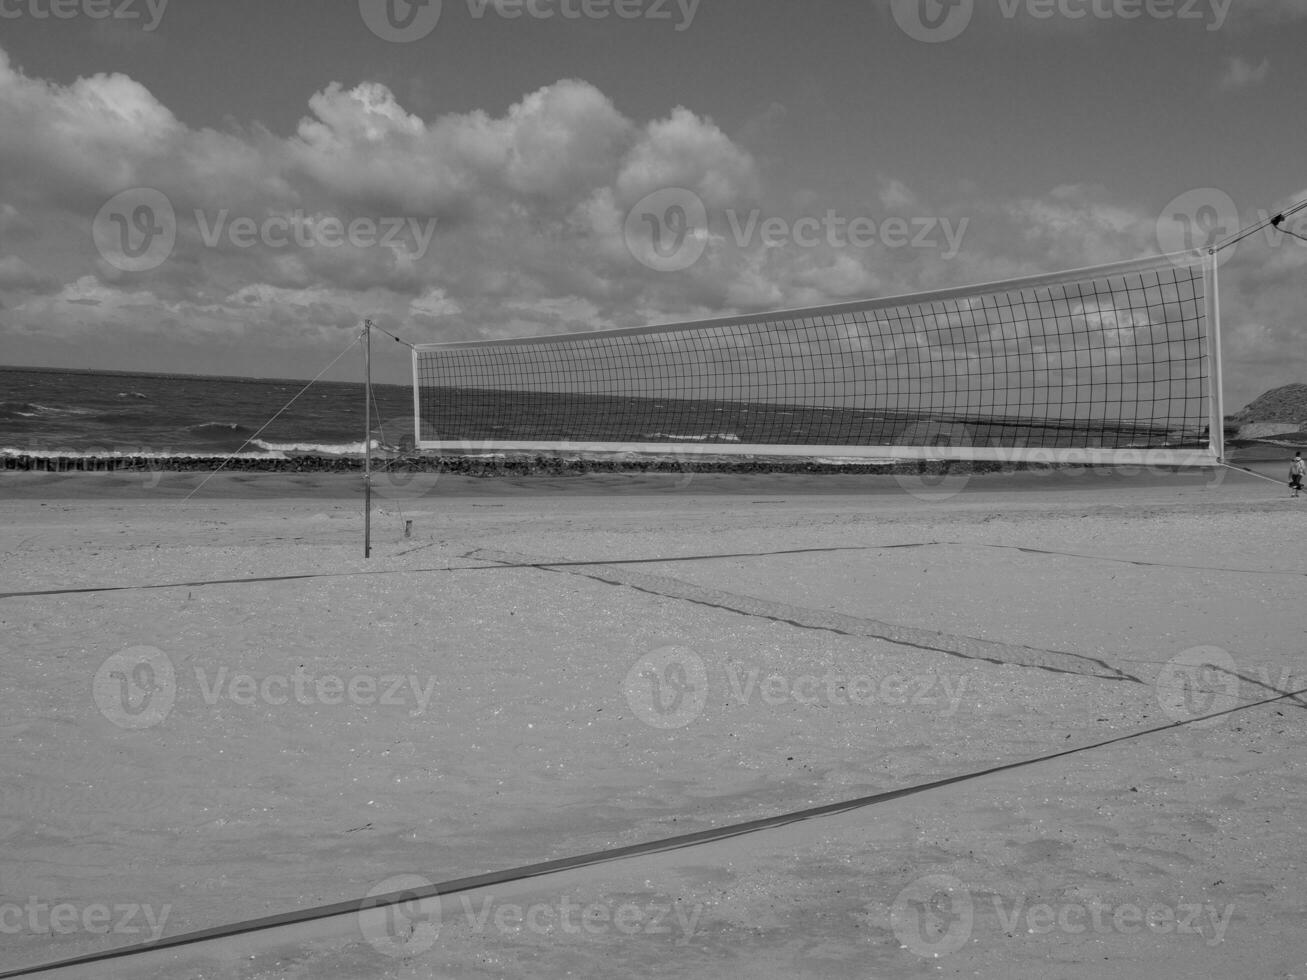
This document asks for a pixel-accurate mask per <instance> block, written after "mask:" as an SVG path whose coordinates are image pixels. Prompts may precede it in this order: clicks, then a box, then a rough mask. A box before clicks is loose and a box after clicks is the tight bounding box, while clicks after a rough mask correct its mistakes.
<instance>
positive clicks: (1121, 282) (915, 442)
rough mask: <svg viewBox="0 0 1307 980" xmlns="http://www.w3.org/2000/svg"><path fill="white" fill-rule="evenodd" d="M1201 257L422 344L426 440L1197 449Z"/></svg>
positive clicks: (721, 448) (1203, 347) (535, 444)
mask: <svg viewBox="0 0 1307 980" xmlns="http://www.w3.org/2000/svg"><path fill="white" fill-rule="evenodd" d="M1208 272H1209V270H1208V269H1207V267H1206V265H1205V259H1204V258H1203V257H1201V256H1199V255H1195V256H1193V257H1192V261H1189V260H1185V259H1180V258H1177V257H1175V256H1170V257H1164V258H1162V259H1159V260H1156V261H1151V262H1141V263H1131V264H1129V265H1118V266H1110V267H1102V268H1100V269H1097V270H1086V271H1082V272H1078V273H1068V274H1065V275H1062V276H1056V277H1043V278H1040V279H1032V280H1021V281H1016V282H1012V283H1003V284H996V285H991V286H987V287H981V288H979V289H976V290H973V291H968V290H950V291H947V292H944V293H936V294H932V295H925V296H918V297H907V298H900V299H895V300H880V301H871V302H866V303H852V304H843V305H840V306H835V307H826V308H823V309H817V310H803V311H795V312H787V313H774V314H762V315H756V316H748V317H735V318H732V319H727V320H717V321H708V322H704V323H696V324H673V325H668V326H663V327H650V328H641V329H637V330H617V331H604V332H595V333H577V334H571V335H566V336H562V337H548V338H533V339H524V340H512V341H485V342H474V343H457V344H437V345H425V346H422V347H419V348H418V349H417V352H416V355H415V359H414V370H415V375H416V376H415V379H414V382H415V385H416V386H417V395H418V433H417V437H418V439H419V442H420V444H424V445H428V446H433V445H452V444H455V443H463V444H466V443H469V442H470V443H477V444H483V445H487V446H505V447H508V446H513V447H518V448H540V449H548V448H554V447H558V448H563V447H573V448H575V447H582V446H584V447H590V448H596V449H614V450H616V449H622V448H630V447H632V446H643V447H648V446H650V445H662V446H667V447H675V446H682V447H684V446H687V445H697V446H700V447H703V448H704V449H707V448H711V449H712V450H713V451H714V452H744V451H748V452H759V451H762V452H765V451H767V450H768V449H775V448H779V447H790V448H794V447H800V448H802V447H822V448H823V449H830V448H832V447H834V448H838V447H845V448H848V449H850V450H855V451H856V452H857V454H861V455H874V451H875V449H877V448H878V447H896V446H931V445H937V444H947V445H952V446H980V447H999V448H1022V447H1048V448H1069V449H1077V448H1080V449H1206V448H1208V444H1209V443H1208V435H1207V428H1208V421H1209V413H1210V410H1211V403H1210V395H1211V393H1210V390H1209V389H1210V384H1209V379H1210V376H1211V371H1210V365H1209V336H1208V330H1209V324H1208V323H1207V320H1208V313H1207V311H1208V296H1207V282H1208V280H1207V274H1208Z"/></svg>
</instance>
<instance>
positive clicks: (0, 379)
mask: <svg viewBox="0 0 1307 980" xmlns="http://www.w3.org/2000/svg"><path fill="white" fill-rule="evenodd" d="M306 383H307V382H306V381H302V380H287V379H263V378H223V377H211V376H204V375H189V374H188V375H183V374H138V373H127V372H119V371H87V370H62V369H54V368H26V367H23V368H15V367H8V368H0V454H4V455H11V456H12V455H31V456H60V457H73V458H76V457H97V456H109V455H132V456H151V457H169V456H200V457H214V458H222V457H225V456H228V455H229V454H233V453H239V454H240V455H242V456H245V457H267V458H283V457H286V456H290V455H324V456H330V455H344V454H358V453H361V452H362V450H363V397H364V396H363V391H364V389H363V385H362V384H360V383H350V382H325V381H320V382H318V383H316V384H314V385H313V386H312V387H310V388H308V390H307V391H304V392H303V394H301V395H300V397H299V398H298V399H296V400H295V401H294V402H293V403H291V404H290V405H289V407H287V403H288V402H290V401H291V399H292V398H295V395H296V393H297V392H300V391H301V390H302V389H303V388H304V386H305V384H306ZM444 392H445V394H446V396H447V397H446V401H447V404H445V405H434V406H433V409H434V410H435V411H436V413H437V417H438V422H437V423H434V424H433V425H432V426H431V428H432V430H433V431H434V430H435V429H436V428H438V429H439V432H438V435H439V438H441V439H443V440H448V441H450V442H457V441H460V440H461V441H467V442H469V443H470V442H474V441H477V440H487V439H494V440H508V439H556V440H563V441H592V440H602V441H614V442H622V443H624V442H660V441H661V442H667V443H670V444H675V443H677V442H691V441H695V442H720V443H730V442H743V443H746V444H747V443H767V442H772V443H775V442H792V443H793V444H797V445H814V446H816V445H840V444H843V445H848V444H856V443H859V442H861V443H865V444H875V442H876V441H878V440H880V439H887V440H893V441H898V439H897V437H899V436H902V435H903V430H904V429H905V428H906V427H907V425H908V424H909V423H910V422H911V420H909V419H907V418H905V417H900V418H897V419H893V418H890V417H888V416H885V415H879V416H872V415H868V414H866V413H865V412H863V411H857V412H853V411H848V410H832V409H823V408H806V407H803V406H794V405H780V404H771V405H759V404H748V403H733V402H682V403H675V402H671V401H668V403H667V404H664V403H662V402H657V401H654V400H651V399H630V398H627V399H618V398H606V397H598V396H580V395H557V394H555V395H543V394H540V393H535V394H530V393H524V394H520V395H518V396H505V395H504V393H501V392H485V391H481V392H471V391H467V392H461V393H460V392H456V391H454V389H444ZM373 394H374V398H375V401H376V407H375V409H374V413H373V428H372V444H373V446H374V448H377V449H400V448H403V447H404V446H405V444H406V443H408V444H410V445H411V440H412V436H413V393H412V389H411V388H410V387H409V386H408V385H389V384H374V385H373ZM278 413H280V414H278ZM424 414H425V413H424ZM1015 428H1016V427H1014V426H1012V425H1011V424H1007V423H990V424H984V425H980V426H975V425H972V426H970V432H971V434H972V436H973V437H975V438H976V439H977V442H978V444H981V445H984V444H986V443H987V442H989V440H990V438H993V437H997V438H999V439H1000V440H1003V439H1006V438H1009V437H1011V436H1013V435H1014V434H1015V433H1014V432H1013V431H1007V430H1014V429H1015ZM1019 428H1020V429H1021V430H1022V434H1023V435H1024V436H1025V438H1029V439H1030V441H1031V444H1034V445H1046V446H1058V445H1069V444H1072V443H1074V442H1078V441H1079V440H1082V439H1085V438H1086V437H1090V438H1092V442H1091V444H1099V445H1119V446H1126V445H1131V444H1135V441H1136V440H1137V439H1138V438H1139V437H1140V436H1141V435H1142V434H1143V429H1142V428H1133V427H1130V426H1127V425H1119V424H1118V425H1117V426H1110V425H1109V426H1107V427H1104V426H1102V425H1101V424H1098V425H1092V426H1089V427H1086V426H1085V424H1083V423H1081V424H1076V425H1075V426H1074V427H1068V426H1066V425H1062V426H1059V427H1056V428H1055V427H1049V426H1047V425H1036V426H1031V425H1029V423H1026V424H1023V425H1021V426H1020V427H1019ZM1091 429H1092V432H1091V431H1090V430H1091ZM425 434H426V435H428V436H430V435H431V434H432V433H431V432H427V433H425ZM909 441H911V440H909ZM1281 455H1283V451H1282V450H1281V449H1279V448H1277V447H1274V446H1258V445H1253V446H1249V447H1244V448H1240V449H1236V450H1234V451H1233V452H1232V453H1231V458H1232V459H1236V460H1245V461H1260V460H1262V459H1278V458H1279V456H1281ZM1290 455H1291V454H1290ZM1286 458H1287V457H1286Z"/></svg>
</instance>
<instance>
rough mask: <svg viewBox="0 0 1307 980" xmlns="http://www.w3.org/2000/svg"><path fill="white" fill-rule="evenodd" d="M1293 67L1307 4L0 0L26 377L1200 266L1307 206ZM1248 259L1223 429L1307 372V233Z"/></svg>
mask: <svg viewBox="0 0 1307 980" xmlns="http://www.w3.org/2000/svg"><path fill="white" fill-rule="evenodd" d="M1304 40H1307V3H1304V2H1302V0H426V2H423V3H412V4H411V3H410V2H408V0H222V2H217V0H0V363H5V364H11V365H34V366H52V367H68V368H102V369H113V370H143V371H168V372H185V373H201V374H228V375H249V376H275V377H294V378H308V377H313V376H314V375H316V374H317V373H318V372H319V371H321V370H322V369H323V368H324V367H326V366H327V365H328V364H329V363H330V362H331V361H332V360H333V358H335V357H336V356H337V355H339V354H340V353H341V352H342V351H343V350H345V349H346V348H347V347H348V346H349V345H350V343H351V342H352V341H353V340H354V338H355V337H356V336H357V335H358V333H359V330H360V327H361V324H362V322H363V320H364V319H365V318H371V319H373V320H374V322H376V323H377V324H378V325H379V326H382V327H384V328H385V329H387V330H389V331H391V332H392V333H394V334H396V335H398V336H400V337H402V338H404V339H405V340H407V341H411V342H414V343H426V342H436V341H442V340H460V339H477V338H492V337H511V336H531V335H538V334H554V333H563V332H571V331H578V330H594V329H603V328H609V327H626V326H637V325H643V324H647V323H662V322H672V321H680V320H689V319H699V318H706V317H712V316H718V315H729V314H736V313H750V312H757V311H767V310H776V309H792V308H799V307H806V306H814V305H821V304H826V303H835V302H842V301H848V300H854V299H861V298H874V297H881V296H888V295H898V294H905V293H912V292H916V291H921V290H927V289H934V288H943V287H951V286H961V285H966V284H969V283H985V282H992V281H996V280H1001V279H1005V278H1010V277H1013V276H1020V275H1033V274H1038V273H1045V272H1056V271H1060V270H1063V269H1074V268H1079V267H1082V266H1091V265H1096V264H1100V263H1107V262H1115V261H1123V260H1127V259H1134V258H1138V257H1143V256H1148V255H1154V254H1157V253H1159V252H1167V251H1174V250H1177V249H1181V248H1187V247H1191V246H1202V245H1206V244H1209V243H1210V242H1211V241H1212V240H1214V239H1216V238H1219V237H1222V236H1223V235H1224V234H1225V233H1232V232H1234V231H1235V230H1236V229H1237V228H1239V227H1240V226H1242V225H1248V224H1251V223H1254V222H1256V221H1258V220H1260V219H1262V218H1263V217H1266V216H1270V215H1274V214H1275V213H1277V212H1278V211H1280V210H1282V209H1284V208H1286V207H1287V206H1289V205H1291V204H1292V203H1294V202H1296V201H1298V200H1301V199H1304V198H1307V135H1304V129H1303V126H1302V123H1301V119H1300V117H1301V112H1302V107H1301V98H1302V93H1303V92H1305V91H1307V58H1304V57H1303V54H1304V51H1303V41H1304ZM1286 227H1290V228H1293V229H1296V230H1297V231H1299V232H1300V233H1301V234H1303V235H1307V211H1305V212H1303V214H1302V215H1300V216H1299V217H1298V218H1297V219H1295V220H1294V221H1291V222H1290V223H1288V224H1287V225H1286ZM1222 257H1223V264H1222V267H1221V297H1222V303H1221V308H1222V318H1223V350H1224V362H1225V398H1226V408H1227V411H1233V410H1235V409H1236V408H1238V407H1240V406H1241V405H1243V404H1245V403H1247V402H1248V401H1250V400H1252V398H1254V397H1256V396H1257V395H1259V394H1260V393H1262V392H1263V391H1265V390H1267V389H1269V388H1272V387H1276V386H1278V385H1282V384H1287V383H1290V382H1303V381H1307V344H1305V343H1304V341H1305V340H1307V329H1305V327H1304V323H1303V314H1304V312H1305V311H1307V241H1303V240H1300V239H1296V238H1293V237H1291V236H1286V235H1281V234H1277V233H1275V232H1266V233H1259V234H1257V235H1254V236H1253V237H1252V238H1250V239H1248V240H1247V241H1245V242H1244V243H1242V244H1241V245H1239V246H1238V248H1237V249H1233V250H1227V251H1226V252H1223V253H1222ZM383 339H384V338H383ZM374 351H375V354H374V360H373V364H374V377H376V378H377V379H378V380H382V381H393V382H398V383H404V382H405V381H406V380H407V379H408V378H409V371H410V366H409V358H408V354H407V352H406V351H405V350H404V349H403V348H402V347H399V346H396V345H393V344H389V342H388V341H387V342H386V345H385V346H383V347H376V348H374ZM361 367H362V365H361V361H360V359H359V358H358V357H357V356H355V355H353V354H351V355H350V356H347V357H345V358H344V359H342V360H341V361H339V362H337V364H336V366H335V368H334V369H333V370H331V371H330V372H329V373H328V375H327V376H328V377H332V378H336V379H356V378H358V377H359V376H360V374H361Z"/></svg>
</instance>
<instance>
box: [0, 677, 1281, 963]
mask: <svg viewBox="0 0 1307 980" xmlns="http://www.w3.org/2000/svg"><path fill="white" fill-rule="evenodd" d="M1304 694H1307V688H1303V689H1302V690H1299V691H1290V692H1286V693H1284V694H1280V695H1279V696H1277V697H1273V698H1265V699H1263V700H1261V701H1256V702H1254V703H1252V704H1241V705H1236V706H1235V707H1233V708H1226V709H1225V710H1223V711H1216V712H1212V713H1211V714H1208V715H1203V716H1201V717H1198V718H1187V719H1183V720H1181V721H1175V722H1171V723H1170V724H1166V725H1157V726H1154V727H1152V728H1145V729H1142V730H1140V731H1136V732H1128V733H1127V734H1125V735H1116V736H1113V737H1112V738H1108V739H1103V740H1102V741H1098V742H1094V743H1091V744H1089V745H1081V746H1077V747H1075V748H1070V749H1061V750H1059V751H1057V752H1050V753H1047V754H1045V755H1040V756H1035V757H1033V758H1028V759H1020V760H1018V761H1016V762H1006V763H1003V764H1001V765H997V766H991V767H990V768H988V769H981V770H977V771H975V772H967V773H962V774H960V775H956V776H947V777H945V778H944V779H936V780H932V781H931V782H928V783H920V784H918V785H916V786H907V787H903V788H901V789H895V790H888V791H886V792H882V793H874V794H872V795H870V796H861V797H858V798H856V799H852V800H844V801H841V802H837V803H827V804H824V805H822V806H815V807H808V808H807V809H803V810H794V811H791V812H788V813H781V814H774V815H773V816H770V817H761V818H758V819H756V820H747V821H744V822H742V823H735V824H728V825H727V826H725V827H714V828H710V829H708V830H700V831H696V832H694V833H689V834H678V835H676V836H674V837H665V838H662V839H660V840H653V841H645V842H644V843H641V844H630V845H627V846H625V847H615V848H610V849H608V850H602V851H591V852H590V853H588V854H579V855H576V856H573V857H566V858H558V859H556V860H553V861H542V862H539V863H536V864H527V865H522V866H520V867H516V868H509V869H506V870H503V871H492V872H490V873H488V874H481V875H473V876H470V877H465V878H454V879H451V880H450V881H443V882H440V883H439V884H434V885H430V886H427V887H423V888H410V889H405V890H404V891H399V892H389V893H387V894H384V895H377V896H373V897H369V898H362V899H349V900H346V901H343V902H335V903H332V904H330V905H319V906H315V907H313V908H307V909H297V910H295V911H291V912H281V913H278V914H276V915H268V916H262V917H260V918H256V919H246V920H245V921H242V922H235V923H231V924H229V925H221V926H214V927H212V928H209V929H200V930H196V931H194V932H188V933H183V934H182V935H180V936H173V937H172V938H170V939H163V940H160V941H158V942H154V943H142V944H137V945H134V946H124V947H120V948H118V949H110V950H105V951H103V952H99V953H88V954H85V955H82V956H75V957H71V958H69V959H65V960H59V961H56V962H52V963H45V964H42V965H39V966H28V967H21V968H19V969H17V970H10V971H7V972H5V973H0V980H12V978H15V977H26V976H32V975H34V974H37V973H43V972H46V971H48V970H56V969H66V968H68V967H73V966H84V965H88V964H92V963H103V962H106V961H109V960H115V959H121V958H124V957H129V956H142V955H145V954H147V953H152V952H157V951H159V950H165V949H176V948H178V947H181V946H190V945H194V944H196V943H202V942H211V941H214V940H221V939H232V938H234V937H236V936H242V935H248V934H250V933H254V932H263V931H266V930H270V929H277V928H280V927H283V926H291V925H299V924H302V923H306V922H316V921H320V920H322V919H330V918H335V917H337V916H341V915H350V914H357V913H362V912H368V911H371V910H373V909H378V908H386V907H389V906H392V905H399V904H401V903H411V902H415V901H423V900H424V899H433V898H439V897H440V896H442V895H454V894H458V893H460V892H469V891H476V890H480V889H484V888H489V887H492V886H495V885H504V884H509V883H512V882H519V881H525V880H527V879H530V878H538V877H541V876H542V875H549V874H556V873H559V872H563V871H575V870H578V869H581V868H588V867H594V866H595V865H601V864H611V863H614V862H617V861H622V860H626V859H628V858H634V857H645V856H648V855H653V854H664V853H667V852H669V851H677V850H681V849H683V848H689V847H699V846H702V845H704V844H712V843H716V842H719V841H724V840H730V839H732V838H735V837H742V836H745V835H747V834H756V833H760V832H762V831H765V830H775V829H778V828H781V827H787V826H790V825H791V824H796V823H801V822H804V821H807V820H815V819H818V818H821V817H829V816H836V815H838V814H842V813H849V812H852V811H855V810H861V809H866V808H868V807H872V806H876V805H878V804H881V803H889V802H891V801H893V800H899V799H903V798H905V797H909V796H916V795H918V794H921V793H926V792H930V791H931V790H936V789H943V788H944V787H947V786H954V785H957V784H959V783H965V782H971V781H974V780H978V779H983V778H984V777H986V776H993V775H997V774H999V773H1003V772H1012V771H1013V770H1017V769H1023V768H1026V767H1028V766H1033V765H1037V764H1039V763H1041V762H1051V761H1053V760H1055V759H1062V758H1066V757H1068V756H1072V755H1078V754H1080V753H1082V752H1092V751H1094V750H1096V749H1102V748H1107V747H1108V746H1111V745H1116V744H1119V743H1122V742H1128V741H1133V740H1135V739H1140V738H1145V737H1147V736H1149V735H1157V734H1160V733H1162V732H1169V731H1174V730H1176V729H1180V728H1184V727H1185V726H1188V725H1195V724H1198V723H1199V722H1206V721H1210V720H1212V719H1215V718H1221V717H1224V716H1227V715H1232V714H1235V713H1236V712H1239V711H1248V710H1251V709H1253V708H1261V707H1266V706H1268V705H1272V704H1277V703H1279V702H1281V701H1285V700H1288V699H1291V698H1297V697H1300V696H1302V695H1304Z"/></svg>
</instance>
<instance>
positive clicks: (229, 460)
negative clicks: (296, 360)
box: [183, 334, 363, 502]
mask: <svg viewBox="0 0 1307 980" xmlns="http://www.w3.org/2000/svg"><path fill="white" fill-rule="evenodd" d="M362 339H363V335H362V334H360V335H359V336H357V337H355V338H354V340H353V341H351V342H350V345H349V346H348V347H346V348H345V349H344V350H343V351H341V352H340V353H339V354H337V355H336V357H335V358H334V359H333V360H332V362H331V363H330V364H328V365H327V366H326V367H324V368H323V369H322V370H321V371H319V372H318V376H317V377H316V378H314V379H313V380H312V381H310V382H309V383H308V384H306V385H305V386H304V387H303V388H301V389H300V390H299V391H297V392H296V393H295V397H294V398H292V399H291V400H290V401H288V402H287V403H286V404H285V405H283V406H281V408H280V409H278V410H277V414H276V415H274V416H273V417H272V418H270V419H268V421H266V422H264V423H263V425H261V426H260V427H259V431H258V432H256V433H254V435H252V436H250V437H249V438H248V439H246V440H245V441H244V442H242V443H241V445H240V449H237V450H236V451H235V452H234V453H232V454H231V455H230V456H228V457H227V458H226V459H224V460H223V461H222V463H221V464H220V465H219V466H218V468H217V469H215V470H214V471H213V472H212V473H210V474H209V475H208V476H206V477H205V478H204V479H203V480H201V481H200V484H199V486H197V487H196V488H195V489H194V490H192V491H191V492H190V493H188V494H187V495H186V497H185V498H184V501H183V502H185V500H190V499H191V498H192V497H194V496H195V495H196V494H197V493H199V492H200V491H201V490H202V489H203V488H204V485H205V484H206V483H208V482H209V481H210V480H212V479H213V478H214V477H215V476H217V475H218V471H219V470H221V469H223V467H225V466H226V465H227V464H228V463H230V462H231V461H232V460H233V459H235V458H236V457H237V456H239V455H240V453H241V452H242V451H243V450H244V449H245V447H246V446H248V445H249V444H250V443H252V442H253V441H254V440H255V439H257V438H258V437H259V436H260V435H262V434H263V431H264V430H265V429H266V428H267V427H268V426H270V425H272V423H273V422H275V421H277V419H279V418H281V416H282V414H283V413H284V412H285V411H286V409H288V408H290V407H291V406H292V405H294V404H295V402H297V401H298V400H299V398H300V396H301V395H303V394H304V392H306V391H308V390H309V389H310V388H312V387H313V386H314V385H315V384H317V383H318V382H319V381H321V380H322V376H323V375H324V374H326V373H327V372H328V371H330V370H331V369H332V368H334V367H335V366H336V364H337V363H338V362H339V361H340V359H341V358H342V357H344V356H345V355H346V354H348V353H349V352H350V351H352V350H353V349H354V348H355V347H356V346H357V345H358V342H359V341H360V340H362Z"/></svg>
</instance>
